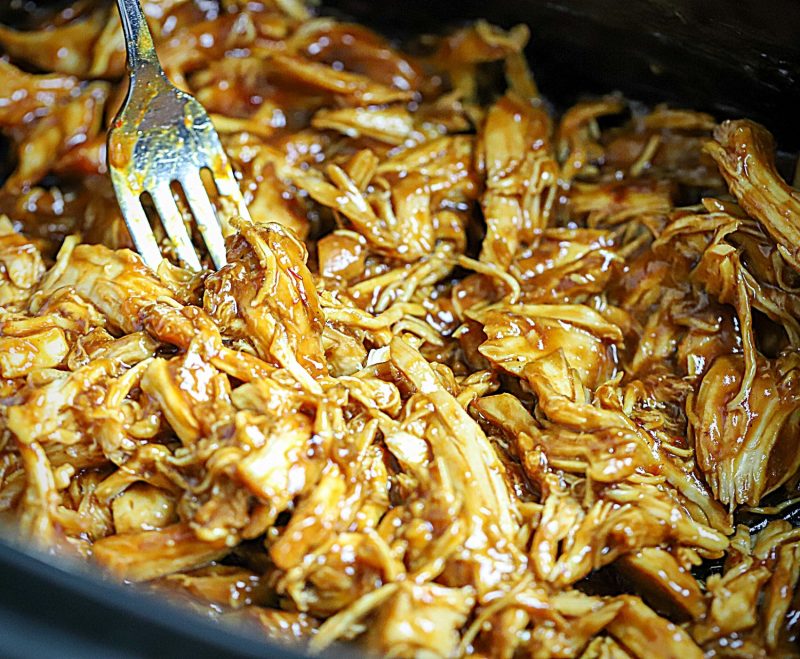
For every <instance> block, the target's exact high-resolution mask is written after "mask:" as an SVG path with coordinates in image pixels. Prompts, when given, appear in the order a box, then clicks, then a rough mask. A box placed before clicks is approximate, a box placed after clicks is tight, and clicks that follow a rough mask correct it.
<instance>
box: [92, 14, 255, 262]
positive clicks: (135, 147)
mask: <svg viewBox="0 0 800 659" xmlns="http://www.w3.org/2000/svg"><path fill="white" fill-rule="evenodd" d="M117 6H118V8H119V13H120V17H121V18H122V29H123V33H124V35H125V45H126V49H127V53H128V73H129V76H130V86H129V88H128V96H127V98H126V99H125V103H124V104H123V106H122V109H121V110H120V112H119V114H118V115H117V117H116V119H115V120H114V123H113V124H112V126H111V130H110V131H109V134H108V169H109V172H110V174H111V181H112V183H113V185H114V192H115V193H116V195H117V200H118V201H119V205H120V208H121V210H122V215H123V217H124V218H125V223H126V224H127V225H128V231H130V234H131V237H132V238H133V242H134V244H135V245H136V249H137V250H138V252H139V254H141V256H142V258H143V259H144V262H145V263H146V264H147V265H148V266H150V267H151V268H153V269H154V270H155V269H156V268H157V267H158V265H159V264H160V263H161V259H162V258H163V257H162V254H161V251H160V250H159V247H158V243H157V242H156V239H155V236H154V234H153V229H152V228H151V227H150V223H149V221H148V219H147V215H146V214H145V210H144V206H143V205H142V201H141V196H142V194H144V193H148V194H149V195H150V197H151V199H152V200H153V204H154V206H155V208H156V211H157V212H158V215H159V217H160V219H161V224H162V226H163V227H164V230H165V231H166V233H167V236H168V237H169V239H170V241H171V243H172V245H173V246H174V248H175V253H176V255H177V256H178V258H179V259H180V260H181V261H183V263H184V264H185V265H186V266H187V267H189V268H191V269H193V270H200V269H201V265H200V259H199V258H198V256H197V253H196V252H195V249H194V246H193V245H192V241H191V239H190V237H189V232H188V231H187V230H186V225H185V224H184V221H183V216H182V214H181V211H180V209H179V208H178V205H177V203H176V201H175V198H174V197H173V193H172V189H171V187H170V186H171V184H172V183H173V182H178V183H179V184H180V185H181V187H182V188H183V192H184V195H185V197H186V200H187V201H188V203H189V207H190V208H191V211H192V215H193V216H194V219H195V221H196V222H197V227H198V229H199V231H200V235H201V236H202V238H203V241H204V242H205V245H206V247H207V248H208V253H209V254H210V255H211V260H212V261H213V262H214V265H215V266H216V267H217V268H221V267H222V266H223V265H225V241H224V237H223V234H227V233H228V232H229V228H228V224H227V221H226V220H225V218H224V217H220V218H218V217H217V214H216V212H215V210H214V206H213V205H212V203H211V200H210V199H209V197H208V194H207V192H206V189H205V187H204V186H203V181H202V179H201V177H200V172H201V170H203V169H208V170H210V171H211V174H212V177H213V179H214V183H215V185H216V188H217V191H218V192H219V195H220V197H222V198H227V199H229V200H230V202H232V205H233V209H234V212H235V213H238V214H239V215H240V216H242V217H244V218H245V219H250V214H249V213H248V211H247V206H246V205H245V203H244V199H242V193H241V191H240V190H239V185H238V183H237V182H236V179H235V178H234V175H233V171H232V170H231V166H230V164H229V162H228V159H227V157H226V156H225V152H224V151H223V150H222V144H221V143H220V141H219V136H218V135H217V132H216V131H215V130H214V127H213V125H212V124H211V119H210V118H209V116H208V114H207V113H206V111H205V110H204V109H203V107H202V106H201V105H200V103H198V102H197V100H195V99H194V98H193V97H192V96H190V95H189V94H187V93H185V92H183V91H181V90H179V89H177V88H176V87H175V86H174V85H172V84H171V83H170V82H169V81H168V80H167V77H166V75H164V70H163V69H162V68H161V64H160V63H159V61H158V57H157V55H156V51H155V47H154V46H153V38H152V35H151V34H150V30H149V29H148V27H147V23H146V21H145V18H144V14H143V13H142V8H141V5H140V4H139V0H117Z"/></svg>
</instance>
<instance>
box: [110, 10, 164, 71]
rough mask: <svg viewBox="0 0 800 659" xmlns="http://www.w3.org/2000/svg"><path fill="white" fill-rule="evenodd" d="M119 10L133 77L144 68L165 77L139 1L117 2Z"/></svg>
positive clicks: (129, 67)
mask: <svg viewBox="0 0 800 659" xmlns="http://www.w3.org/2000/svg"><path fill="white" fill-rule="evenodd" d="M117 8H118V9H119V15H120V18H121V19H122V32H123V34H124V35H125V49H126V51H127V53H128V70H129V71H130V72H131V75H134V74H135V73H136V71H137V70H140V69H143V68H154V69H156V70H157V71H158V72H159V73H161V74H162V75H163V71H162V69H161V64H160V63H159V61H158V56H157V55H156V48H155V46H154V45H153V35H152V34H150V28H148V27H147V21H146V20H145V17H144V12H143V11H142V5H141V4H140V3H139V0H117Z"/></svg>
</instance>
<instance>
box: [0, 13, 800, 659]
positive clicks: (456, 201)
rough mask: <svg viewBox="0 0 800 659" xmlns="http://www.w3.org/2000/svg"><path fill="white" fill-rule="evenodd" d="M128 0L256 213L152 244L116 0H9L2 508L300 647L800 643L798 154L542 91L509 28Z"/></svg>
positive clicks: (78, 550) (747, 130) (389, 650)
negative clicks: (126, 171) (206, 253)
mask: <svg viewBox="0 0 800 659" xmlns="http://www.w3.org/2000/svg"><path fill="white" fill-rule="evenodd" d="M143 5H144V8H145V13H146V15H147V18H148V20H149V22H150V26H151V28H152V31H153V34H154V36H155V40H156V43H157V46H158V49H159V53H160V55H161V57H162V60H163V62H164V66H165V69H166V72H167V74H168V75H169V76H170V78H171V79H172V80H173V81H174V82H175V83H176V84H177V85H179V86H181V87H183V88H185V89H187V90H189V91H190V92H192V93H193V94H194V95H196V96H197V98H199V99H200V100H201V101H202V102H203V103H204V104H205V106H206V107H207V108H208V109H209V112H210V113H211V115H212V118H213V121H214V123H215V124H216V126H217V129H218V131H219V132H220V134H221V138H222V141H223V144H224V146H225V148H226V150H227V152H228V154H229V156H230V158H231V160H232V161H233V163H234V166H235V168H236V170H237V172H238V174H239V175H240V177H241V187H242V190H243V191H244V194H245V197H246V201H247V203H248V204H249V207H250V211H251V214H252V216H253V218H254V221H253V222H252V223H251V222H245V221H242V220H240V219H237V218H233V219H232V225H233V226H234V228H235V233H234V234H233V235H232V236H230V237H229V238H228V242H227V256H228V265H226V266H225V267H224V268H222V269H221V270H219V271H217V272H212V271H210V270H209V269H206V270H204V271H203V272H201V273H199V274H193V273H191V272H188V271H186V270H184V269H182V268H181V267H180V266H179V265H178V264H175V263H170V262H169V261H167V260H165V261H164V262H163V263H162V265H161V267H160V268H159V269H158V272H152V271H150V270H149V269H148V268H146V267H145V266H144V265H143V263H142V261H141V259H140V258H139V257H138V256H137V255H136V254H135V253H134V252H132V251H131V250H130V247H131V243H130V239H129V237H128V235H127V232H126V230H125V227H124V224H123V223H122V220H121V217H120V214H119V211H118V209H117V207H116V204H115V201H114V197H113V194H112V192H111V187H110V185H109V181H108V179H107V176H106V171H105V162H104V161H105V153H104V136H105V132H106V130H107V127H108V122H109V120H110V117H112V116H113V115H114V113H115V111H116V108H117V107H118V106H119V104H120V102H121V99H122V97H123V94H124V92H125V87H126V83H125V81H124V79H123V64H124V48H123V43H122V39H121V32H120V28H119V22H118V19H117V15H116V12H115V11H114V9H113V7H110V6H109V4H108V3H105V2H100V1H99V0H97V1H94V0H86V1H84V0H82V1H81V2H78V3H75V4H74V6H72V7H71V8H70V9H69V10H65V11H63V12H61V13H59V14H53V15H52V16H50V17H49V18H46V17H45V14H44V13H40V14H38V16H39V20H40V24H39V25H34V26H28V27H29V28H37V29H18V28H16V27H12V26H5V27H2V26H0V48H1V49H2V52H3V53H4V57H3V58H0V131H2V134H3V135H4V137H5V139H6V141H7V143H8V145H9V148H10V149H11V151H12V154H13V157H12V158H11V159H10V166H9V168H8V176H7V177H6V178H5V179H4V181H3V183H2V185H1V186H0V401H1V404H0V437H1V438H2V442H0V510H2V512H3V514H4V516H5V517H6V518H7V519H9V520H14V521H15V523H16V526H17V527H18V529H19V533H20V534H21V535H22V536H23V537H24V538H26V539H27V540H28V541H30V542H32V543H37V544H39V545H42V546H44V547H47V548H49V549H53V550H57V551H58V552H61V553H67V554H76V555H78V556H82V557H84V558H85V559H87V560H88V561H91V562H92V563H93V564H94V565H96V566H97V568H98V569H101V570H103V571H105V572H107V573H109V574H111V575H113V576H114V577H116V578H118V579H121V580H124V581H128V582H146V583H147V584H148V585H147V586H145V587H147V588H150V589H155V590H156V591H157V592H159V593H164V592H168V593H170V594H171V595H172V596H174V597H175V598H176V599H178V600H179V601H181V602H184V603H189V605H190V606H192V607H194V608H196V609H201V610H204V611H206V612H207V613H208V614H210V615H214V616H218V617H220V619H222V620H225V621H229V622H230V623H231V624H234V623H235V624H243V625H248V626H250V628H251V629H256V630H260V632H261V633H263V634H264V636H265V638H269V639H272V640H279V641H285V642H292V643H300V644H302V645H303V646H304V647H305V648H307V649H308V650H310V651H313V652H319V651H322V650H324V649H325V648H328V647H330V646H331V645H333V644H335V643H349V644H352V646H353V647H354V648H357V649H360V650H364V651H367V652H374V653H380V654H385V655H388V656H396V657H458V656H476V657H504V658H508V659H511V658H512V657H519V656H530V657H534V658H537V659H538V658H542V659H544V658H547V657H564V658H568V657H575V658H578V657H584V658H586V659H590V658H595V657H598V658H599V657H609V658H610V657H614V658H619V659H624V658H629V657H642V658H644V657H647V658H652V657H663V658H665V659H666V658H668V657H678V656H680V657H686V658H694V657H698V658H699V657H703V656H706V657H778V656H780V657H790V656H800V653H798V649H797V648H798V639H799V638H800V626H799V625H798V620H800V584H799V582H800V529H798V528H794V527H793V526H792V525H791V523H789V522H788V521H785V520H782V519H780V518H781V516H785V517H786V518H787V519H791V518H792V515H791V514H788V513H791V511H793V510H794V511H795V512H796V510H797V504H798V501H800V498H799V497H798V495H799V494H800V493H799V492H798V487H799V486H800V476H798V473H799V472H800V352H799V351H800V256H798V245H800V228H798V227H800V191H797V190H795V189H793V188H792V187H791V186H790V185H789V184H787V183H786V182H784V181H783V179H782V178H781V176H780V174H779V173H778V172H779V167H778V166H777V165H776V162H775V159H774V157H775V156H774V144H773V141H772V137H771V136H770V134H769V133H768V131H767V129H766V128H764V127H762V126H759V125H756V124H754V123H752V122H750V121H747V120H739V121H733V122H724V123H722V124H719V125H717V124H716V123H715V121H714V119H713V118H712V117H710V116H708V115H706V114H703V113H699V112H693V111H691V110H685V109H680V108H667V107H664V106H659V107H656V108H654V109H653V110H652V111H643V110H642V109H641V106H640V105H636V104H630V103H629V102H628V101H626V100H625V99H624V98H622V97H621V96H618V95H611V96H605V97H602V98H598V99H594V100H586V101H582V102H581V103H579V104H577V105H575V106H574V107H572V108H568V109H566V111H565V112H563V114H561V115H558V114H555V113H553V112H552V111H551V109H550V107H549V106H548V105H547V104H546V103H545V101H544V100H543V98H542V97H541V96H540V92H539V89H538V87H537V85H536V83H535V81H534V78H533V76H532V74H531V71H530V70H529V68H528V64H527V62H526V60H525V57H524V49H525V46H526V43H527V41H528V38H529V34H528V29H527V28H525V27H524V26H518V27H516V28H513V29H511V30H510V31H505V30H502V29H500V28H497V27H494V26H492V25H490V24H489V23H487V22H485V21H479V22H477V23H475V24H473V25H469V26H466V27H463V28H461V29H458V30H456V31H454V32H450V33H448V34H445V35H444V36H439V37H425V38H424V39H422V40H420V41H419V42H418V43H414V44H412V45H413V47H410V48H408V49H407V51H406V50H403V49H401V48H399V47H398V46H397V45H396V44H393V43H391V42H390V41H388V40H386V39H385V38H383V37H381V36H379V35H377V34H375V33H373V32H372V31H370V30H369V29H367V28H365V27H363V26H360V25H357V24H354V23H348V22H344V21H340V20H337V19H333V18H328V17H323V16H316V15H315V14H314V12H313V11H312V10H311V8H310V7H306V6H305V5H304V4H303V3H302V2H301V1H300V0H266V1H263V2H258V3H254V2H236V1H220V2H216V1H213V0H212V1H209V2H203V3H195V2H191V1H189V0H146V1H145V2H143ZM412 52H413V53H416V55H411V54H410V53H412ZM534 64H535V62H534ZM606 116H613V121H610V122H600V121H598V120H599V119H600V118H601V117H606ZM606 123H608V126H609V127H604V126H605V125H606ZM176 201H177V202H178V203H179V204H181V205H182V204H183V202H182V200H181V199H180V198H176ZM182 207H183V206H182ZM156 230H157V231H158V227H156ZM159 238H161V236H160V235H159ZM198 244H200V243H199V242H198ZM167 247H168V246H167V245H166V243H165V250H166V251H167V253H169V250H168V248H167ZM794 519H795V520H796V519H797V516H796V514H794ZM745 522H746V523H747V524H749V525H750V527H752V528H748V526H745Z"/></svg>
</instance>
